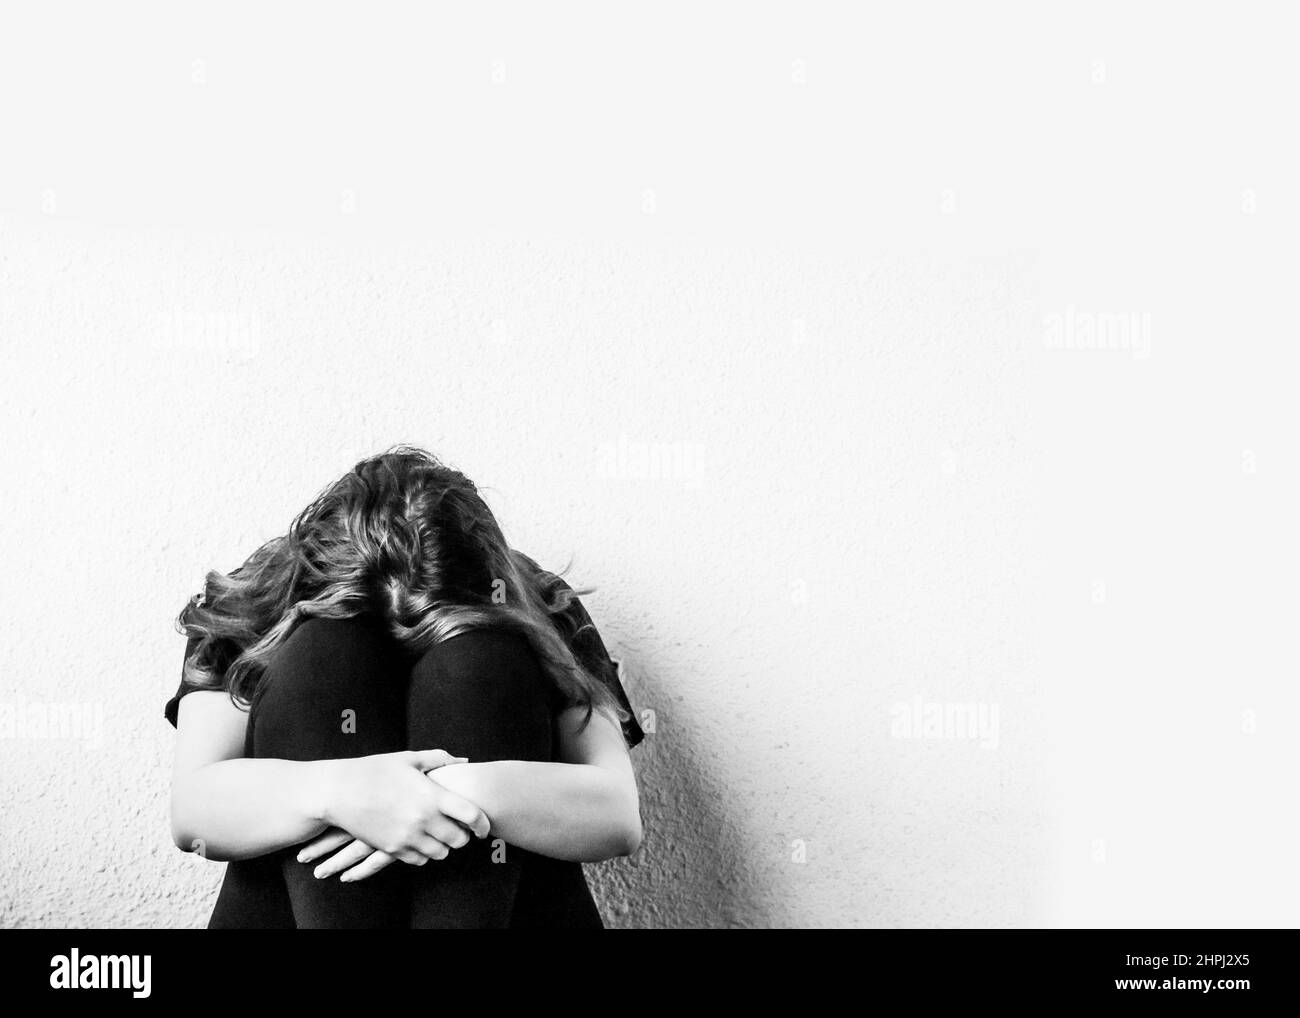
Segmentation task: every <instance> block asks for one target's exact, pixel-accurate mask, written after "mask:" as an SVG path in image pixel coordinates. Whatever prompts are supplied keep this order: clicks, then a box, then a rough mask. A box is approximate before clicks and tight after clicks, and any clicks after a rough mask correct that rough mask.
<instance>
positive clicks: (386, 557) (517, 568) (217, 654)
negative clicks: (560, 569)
mask: <svg viewBox="0 0 1300 1018" xmlns="http://www.w3.org/2000/svg"><path fill="white" fill-rule="evenodd" d="M548 578H549V579H548ZM573 597H574V591H572V590H571V589H570V588H569V587H568V586H567V584H565V583H563V582H562V581H560V580H559V579H558V577H554V576H551V575H550V574H545V573H542V572H541V571H540V570H538V569H537V568H536V567H535V564H534V563H532V562H531V560H530V559H528V558H527V557H526V556H524V555H522V554H521V553H519V552H516V551H514V550H513V549H512V548H511V547H510V546H509V544H507V542H506V539H505V536H504V535H503V534H502V532H501V527H500V526H499V525H498V524H497V521H496V518H495V517H494V516H493V515H492V511H491V510H490V509H489V508H488V506H487V503H486V502H484V501H483V499H482V497H481V496H480V495H479V492H478V489H477V488H476V487H475V486H474V484H473V482H472V481H470V479H469V478H468V477H466V476H465V475H464V474H462V473H460V472H459V471H456V470H453V469H451V468H450V467H447V466H444V465H443V464H442V463H440V462H439V461H438V460H437V459H436V458H435V457H433V456H431V455H430V454H429V453H427V452H425V451H423V450H421V449H417V448H413V447H411V446H398V447H396V448H394V449H391V450H390V451H388V452H385V453H383V454H381V455H378V456H373V457H370V458H369V459H364V460H362V461H361V462H360V463H358V464H357V465H356V466H355V467H354V468H353V469H352V470H351V471H349V472H348V473H347V474H345V475H344V476H343V477H341V478H340V479H339V480H337V481H335V482H334V483H333V484H331V485H330V486H329V487H328V488H326V489H325V491H324V492H323V493H322V494H321V495H320V496H319V497H317V499H316V500H315V501H314V502H312V503H311V505H309V506H308V507H307V508H306V509H304V510H303V511H302V512H301V513H300V514H299V515H298V517H297V518H296V519H295V520H294V521H293V523H292V525H291V526H290V527H289V530H288V533H286V534H284V535H282V536H280V537H276V538H274V539H272V540H270V541H268V542H267V543H266V544H264V545H262V547H260V548H258V549H257V551H255V552H253V554H252V555H250V556H249V557H248V559H247V560H246V561H245V562H244V563H243V564H242V565H241V566H239V567H238V568H237V569H234V570H232V571H231V572H230V573H221V572H217V571H212V572H209V573H208V575H207V580H206V584H205V588H204V591H203V593H202V594H201V595H196V596H195V597H194V598H191V599H190V602H189V603H188V604H187V605H186V606H185V608H184V609H183V610H182V611H181V613H180V615H179V616H178V618H177V628H178V629H179V630H180V631H181V632H183V633H185V634H186V635H187V636H189V637H198V638H199V643H198V645H197V646H196V647H195V649H194V652H193V653H192V654H191V655H190V657H189V658H188V659H187V661H186V665H185V675H186V679H187V680H188V681H189V682H191V683H193V684H194V685H196V686H200V687H206V688H213V689H226V690H227V691H229V693H230V695H231V698H232V699H233V700H235V701H236V702H242V703H244V704H248V703H250V702H251V701H252V698H253V695H254V693H255V692H256V689H257V687H258V685H259V682H260V680H261V677H262V674H263V672H264V671H265V670H266V667H267V664H268V663H269V662H270V660H271V658H272V656H273V655H274V654H275V651H276V649H277V648H278V647H279V646H280V645H281V644H282V643H284V641H285V640H286V639H288V637H289V635H290V634H291V633H292V632H293V631H294V629H295V628H296V627H297V626H298V625H300V624H301V623H303V622H305V621H307V620H308V619H346V618H353V617H356V616H359V615H369V616H372V617H375V618H378V619H380V620H382V622H383V624H384V625H385V627H386V628H387V630H388V632H389V633H390V634H391V635H392V637H393V638H394V639H395V640H396V641H397V642H398V643H399V644H400V645H401V647H402V648H403V649H404V650H406V651H407V652H408V653H409V654H410V655H411V656H412V657H413V658H414V657H415V656H418V655H419V654H420V653H422V652H423V651H425V650H426V649H428V648H429V647H431V646H433V645H434V644H436V643H440V642H441V641H443V640H448V639H450V638H451V637H453V636H457V635H459V634H461V633H464V632H467V631H468V630H471V629H478V628H486V627H495V628H503V629H508V630H512V631H514V632H517V633H520V634H522V635H523V636H524V637H526V638H527V640H528V642H529V644H530V645H531V647H532V649H533V651H534V653H535V654H536V656H537V660H538V663H539V664H540V666H541V669H542V671H543V673H544V674H545V675H546V676H547V677H548V678H549V679H550V680H551V682H553V683H554V685H555V686H556V688H557V689H558V690H559V692H560V693H561V695H562V696H563V697H564V699H565V702H567V703H569V704H571V705H576V706H582V707H586V708H587V718H588V719H590V716H591V712H592V710H594V709H599V710H601V711H602V712H604V713H607V714H608V715H610V716H612V717H614V718H617V719H619V720H625V718H624V712H623V711H622V709H621V708H620V706H619V704H618V703H617V702H616V700H615V698H614V695H613V694H612V693H611V692H610V690H609V689H608V687H606V686H605V685H604V683H602V682H601V681H600V680H598V679H597V678H595V677H594V676H593V675H592V674H591V672H589V671H588V670H587V669H586V668H585V667H584V665H583V664H582V663H581V661H580V660H579V659H578V657H577V656H576V655H575V653H574V649H573V647H572V646H571V645H570V643H569V642H568V641H567V640H566V639H565V638H564V637H563V636H562V635H561V631H560V628H557V623H556V622H555V621H553V619H552V616H554V615H556V614H558V613H561V612H563V611H564V610H565V609H566V608H568V606H569V603H570V602H571V600H572V599H573Z"/></svg>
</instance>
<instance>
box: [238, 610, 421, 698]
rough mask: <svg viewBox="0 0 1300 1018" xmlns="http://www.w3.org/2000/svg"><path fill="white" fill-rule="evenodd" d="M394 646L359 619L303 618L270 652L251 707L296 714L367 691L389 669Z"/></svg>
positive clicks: (368, 621) (377, 628)
mask: <svg viewBox="0 0 1300 1018" xmlns="http://www.w3.org/2000/svg"><path fill="white" fill-rule="evenodd" d="M395 653H396V652H395V648H394V647H393V646H392V644H391V641H390V640H388V639H387V635H386V634H385V633H384V632H383V630H382V629H381V628H379V627H378V626H377V625H376V624H375V623H373V622H372V621H370V620H368V619H364V618H350V619H308V620H307V621H305V622H303V623H301V624H300V625H299V626H297V627H296V628H295V629H294V630H293V632H292V633H290V634H289V636H288V637H287V638H286V639H285V641H284V642H283V643H282V644H281V645H280V646H279V647H278V648H276V650H275V652H274V653H273V654H272V656H271V660H270V663H269V664H268V665H267V667H266V670H265V672H263V674H262V679H261V682H260V684H259V690H258V697H257V701H258V702H257V709H258V711H259V712H262V713H264V712H266V711H269V710H280V709H292V710H300V709H303V708H305V707H310V706H311V705H312V704H319V703H322V702H333V701H334V700H336V699H337V698H338V697H339V696H345V697H346V696H348V695H349V694H352V693H354V692H361V691H363V690H373V689H374V688H375V687H376V685H378V684H380V680H379V679H377V678H376V675H377V673H383V674H384V675H385V676H387V675H388V674H389V673H390V672H391V671H392V670H393V668H394V667H395Z"/></svg>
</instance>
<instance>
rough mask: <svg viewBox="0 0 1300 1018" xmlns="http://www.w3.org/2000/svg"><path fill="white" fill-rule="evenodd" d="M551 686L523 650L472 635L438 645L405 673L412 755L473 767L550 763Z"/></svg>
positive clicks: (483, 634)
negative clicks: (437, 754)
mask: <svg viewBox="0 0 1300 1018" xmlns="http://www.w3.org/2000/svg"><path fill="white" fill-rule="evenodd" d="M548 688H549V685H548V683H547V681H546V679H545V677H544V676H543V674H542V672H541V669H540V668H539V667H538V664H537V659H536V657H535V656H534V654H533V652H532V649H531V648H530V647H529V645H528V642H527V641H526V640H525V639H524V638H523V637H521V636H518V635H516V634H513V633H506V632H501V631H497V630H475V631H473V632H469V633H464V634H462V635H460V636H457V637H453V638H452V639H450V640H447V641H445V642H443V643H440V644H438V645H436V646H434V647H432V648H431V649H430V650H428V651H426V652H425V654H424V655H423V656H422V657H421V658H420V659H419V660H418V661H417V662H416V664H415V666H414V667H413V669H412V671H411V682H410V687H409V691H408V700H407V717H408V724H409V732H408V734H409V737H410V739H411V741H412V743H413V745H414V747H415V748H442V749H447V750H448V751H451V752H456V753H459V754H463V755H465V756H468V757H470V759H471V760H477V761H485V760H493V759H525V760H545V759H549V756H550V751H551V704H550V697H549V694H548V692H547V690H548Z"/></svg>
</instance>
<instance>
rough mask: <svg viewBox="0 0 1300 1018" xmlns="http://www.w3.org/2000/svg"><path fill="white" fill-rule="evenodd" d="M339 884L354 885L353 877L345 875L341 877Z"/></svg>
mask: <svg viewBox="0 0 1300 1018" xmlns="http://www.w3.org/2000/svg"><path fill="white" fill-rule="evenodd" d="M339 883H341V884H350V883H352V877H350V876H348V875H347V874H346V873H345V874H344V875H343V876H341V877H339Z"/></svg>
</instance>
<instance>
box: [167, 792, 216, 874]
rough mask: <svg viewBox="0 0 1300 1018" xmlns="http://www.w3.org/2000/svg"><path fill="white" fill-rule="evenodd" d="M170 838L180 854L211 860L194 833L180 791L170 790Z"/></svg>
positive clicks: (200, 840) (191, 821)
mask: <svg viewBox="0 0 1300 1018" xmlns="http://www.w3.org/2000/svg"><path fill="white" fill-rule="evenodd" d="M171 836H172V844H173V845H175V846H176V847H177V848H178V849H180V850H181V851H182V852H186V853H195V854H197V855H201V856H203V857H204V858H211V857H212V856H211V853H209V852H208V846H207V844H206V843H205V842H204V840H203V838H201V837H199V836H198V834H197V833H196V831H195V825H194V822H193V818H192V817H191V816H190V814H189V811H188V810H187V809H186V803H185V797H184V795H183V794H181V790H180V789H176V788H173V789H172V802H171Z"/></svg>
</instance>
